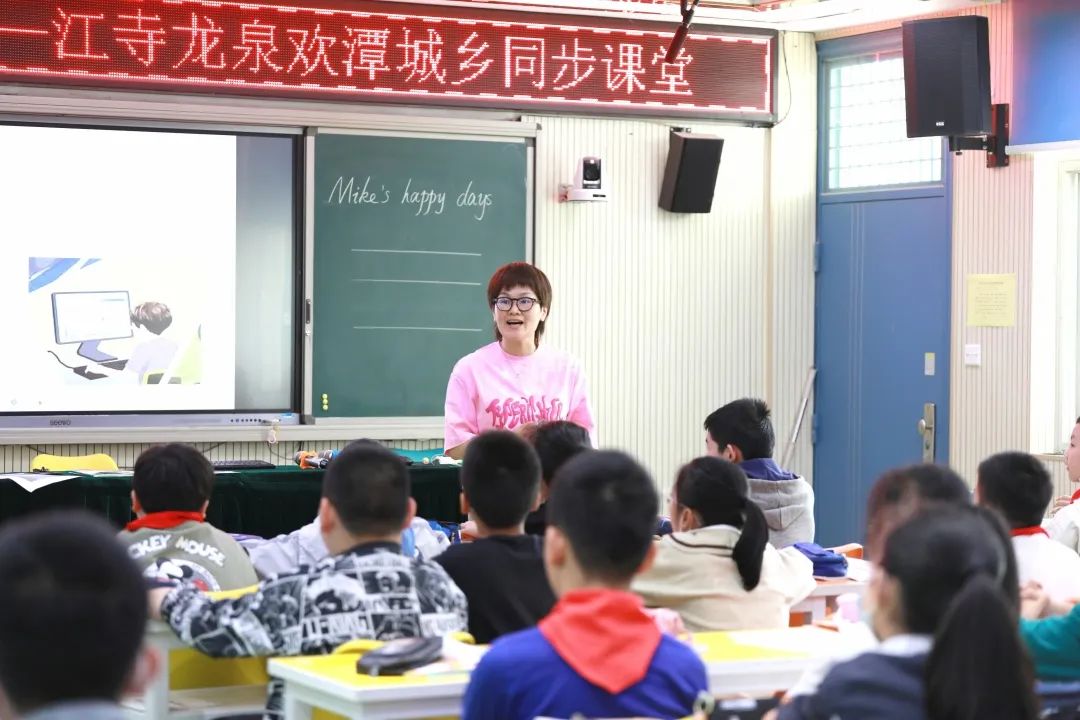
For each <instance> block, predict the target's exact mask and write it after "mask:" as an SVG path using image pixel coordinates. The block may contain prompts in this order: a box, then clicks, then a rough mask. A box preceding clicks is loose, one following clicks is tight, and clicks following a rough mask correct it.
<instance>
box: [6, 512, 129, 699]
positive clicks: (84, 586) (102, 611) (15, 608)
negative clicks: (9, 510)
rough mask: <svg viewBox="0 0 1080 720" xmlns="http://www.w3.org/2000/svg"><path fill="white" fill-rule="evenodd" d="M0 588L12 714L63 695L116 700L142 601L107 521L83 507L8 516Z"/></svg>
mask: <svg viewBox="0 0 1080 720" xmlns="http://www.w3.org/2000/svg"><path fill="white" fill-rule="evenodd" d="M0 588H3V592H0V685H2V686H3V688H4V691H5V693H6V694H7V696H8V698H9V699H10V701H11V703H12V704H13V705H14V709H15V711H16V712H17V713H18V714H19V715H20V716H22V715H23V714H26V713H29V712H30V711H32V710H34V709H35V708H38V707H41V706H44V705H49V704H52V703H58V702H64V701H74V700H103V701H109V702H116V701H118V700H119V696H120V694H121V692H122V691H123V689H124V685H125V683H126V681H127V680H128V678H129V677H130V675H131V671H132V669H133V667H134V664H135V660H136V658H137V656H138V653H139V648H140V647H141V645H142V641H143V632H144V630H145V626H146V605H147V603H146V588H145V586H144V583H143V579H142V574H141V573H140V572H139V569H138V568H137V567H136V566H135V563H134V562H133V561H132V560H131V559H130V558H129V557H128V554H127V551H126V550H125V549H124V548H123V546H122V545H121V544H120V543H119V542H117V540H116V529H115V528H113V527H112V526H111V525H109V524H108V523H107V522H106V521H105V520H103V519H102V518H99V517H97V516H95V515H91V514H90V513H88V512H86V511H84V510H65V511H59V512H49V513H43V514H39V515H32V516H30V517H27V518H23V519H18V520H12V521H8V522H7V523H5V525H4V527H3V529H2V530H0Z"/></svg>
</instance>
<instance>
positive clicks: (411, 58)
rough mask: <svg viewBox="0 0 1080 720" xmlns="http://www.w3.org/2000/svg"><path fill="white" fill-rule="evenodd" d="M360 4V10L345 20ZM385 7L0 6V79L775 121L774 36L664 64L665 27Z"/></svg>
mask: <svg viewBox="0 0 1080 720" xmlns="http://www.w3.org/2000/svg"><path fill="white" fill-rule="evenodd" d="M318 1H319V0H310V2H312V3H314V2H318ZM359 6H362V7H365V11H363V12H361V11H358V10H355V9H351V8H355V7H359ZM375 7H378V8H379V11H378V12H373V11H371V9H372V8H375ZM386 8H387V6H386V5H381V6H376V5H374V4H371V3H358V2H357V3H351V4H350V6H344V5H342V4H335V3H334V2H333V0H324V4H323V6H322V7H312V6H307V5H305V6H303V7H301V6H299V5H295V4H288V3H280V2H279V3H259V2H227V1H214V0H0V81H9V82H10V81H15V82H32V83H49V84H60V85H73V84H79V85H91V86H128V87H133V88H134V87H141V88H169V89H175V90H179V91H195V92H216V93H225V94H231V93H238V94H258V95H267V96H304V97H321V98H324V99H339V100H340V99H365V98H370V99H371V100H375V101H396V102H408V103H433V104H441V105H447V104H452V105H473V106H484V107H504V108H515V109H533V108H540V107H545V106H547V107H556V108H559V109H574V110H587V111H589V110H591V111H593V112H613V111H614V112H619V111H621V112H627V113H633V114H643V113H644V114H663V115H683V114H690V115H699V116H706V117H732V118H742V119H749V120H763V121H769V120H772V119H773V117H774V116H773V77H772V76H773V70H772V63H773V45H774V39H775V35H772V34H761V35H754V34H746V35H738V34H719V33H715V34H714V33H707V32H701V33H697V32H695V33H691V34H690V35H689V36H688V37H687V39H686V42H685V44H684V45H683V49H682V51H681V52H680V53H679V55H678V57H677V58H676V59H675V62H673V63H666V62H664V54H665V52H666V50H667V46H668V43H669V42H670V40H671V34H672V31H673V30H674V23H673V24H672V27H670V28H659V29H658V28H656V27H655V26H649V27H648V29H641V27H642V26H641V25H640V24H638V25H634V26H632V27H631V26H626V27H619V24H618V22H617V21H607V22H608V25H607V26H604V27H598V26H593V25H590V24H589V23H592V22H600V21H598V20H595V19H586V18H573V19H572V21H571V19H569V18H564V19H559V20H558V21H557V22H558V24H556V22H554V21H550V20H547V19H545V21H544V22H526V21H522V20H521V19H520V18H521V17H522V14H520V13H518V14H513V15H509V14H503V15H501V16H498V17H493V16H490V15H485V16H484V17H482V18H481V17H439V16H436V15H435V14H434V13H435V12H436V8H433V7H425V8H418V7H417V6H415V5H412V6H390V8H389V10H387V9H386ZM405 11H407V12H405ZM504 18H509V19H504ZM564 22H565V24H564Z"/></svg>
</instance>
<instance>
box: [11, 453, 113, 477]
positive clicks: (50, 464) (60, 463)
mask: <svg viewBox="0 0 1080 720" xmlns="http://www.w3.org/2000/svg"><path fill="white" fill-rule="evenodd" d="M119 469H120V468H119V467H117V465H116V461H115V460H113V459H112V457H110V456H109V455H106V454H105V453H96V454H94V455H68V456H64V455H49V454H47V453H41V454H40V455H37V456H35V457H34V459H33V460H31V461H30V470H31V471H38V470H42V471H44V472H65V471H67V470H75V471H79V470H119Z"/></svg>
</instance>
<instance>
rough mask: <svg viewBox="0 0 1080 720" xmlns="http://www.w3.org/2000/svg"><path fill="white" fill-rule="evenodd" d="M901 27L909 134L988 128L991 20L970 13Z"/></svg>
mask: <svg viewBox="0 0 1080 720" xmlns="http://www.w3.org/2000/svg"><path fill="white" fill-rule="evenodd" d="M903 27H904V33H903V34H904V90H905V92H906V100H907V134H908V137H930V136H935V135H948V136H958V135H986V134H989V133H990V132H991V130H992V125H991V122H990V24H989V21H988V20H987V19H986V18H984V17H979V16H977V15H971V16H965V17H949V18H938V19H934V20H912V21H910V22H906V23H904V26H903Z"/></svg>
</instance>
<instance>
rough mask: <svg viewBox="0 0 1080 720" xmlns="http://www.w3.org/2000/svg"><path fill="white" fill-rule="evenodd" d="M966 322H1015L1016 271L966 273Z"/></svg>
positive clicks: (985, 324)
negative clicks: (984, 273)
mask: <svg viewBox="0 0 1080 720" xmlns="http://www.w3.org/2000/svg"><path fill="white" fill-rule="evenodd" d="M967 325H968V327H1013V326H1015V325H1016V273H1008V274H1005V275H968V276H967Z"/></svg>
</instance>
